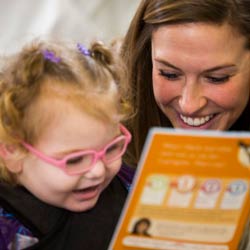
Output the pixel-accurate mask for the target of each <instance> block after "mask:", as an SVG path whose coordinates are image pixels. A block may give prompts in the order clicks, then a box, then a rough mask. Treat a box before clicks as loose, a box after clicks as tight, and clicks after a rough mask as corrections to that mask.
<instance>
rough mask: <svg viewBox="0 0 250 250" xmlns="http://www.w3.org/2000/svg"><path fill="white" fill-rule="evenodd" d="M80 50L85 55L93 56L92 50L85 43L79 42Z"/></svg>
mask: <svg viewBox="0 0 250 250" xmlns="http://www.w3.org/2000/svg"><path fill="white" fill-rule="evenodd" d="M77 48H78V50H79V51H80V52H81V53H82V54H83V55H85V56H91V52H90V50H88V49H87V48H86V47H85V46H84V45H82V44H80V43H77Z"/></svg>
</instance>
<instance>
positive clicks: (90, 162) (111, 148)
mask: <svg viewBox="0 0 250 250" xmlns="http://www.w3.org/2000/svg"><path fill="white" fill-rule="evenodd" d="M120 130H121V133H122V135H120V136H118V137H116V138H115V139H114V140H112V141H111V142H110V143H108V144H107V145H106V146H105V147H104V148H103V149H102V150H100V151H95V150H82V151H78V152H75V153H71V154H69V155H66V156H65V157H63V158H62V159H55V158H53V157H50V156H48V155H45V154H44V153H42V152H41V151H39V150H37V149H35V148H34V147H33V146H32V145H30V144H28V143H26V142H22V145H23V146H24V147H25V148H26V149H27V150H28V151H30V152H31V153H32V154H34V155H35V156H37V157H38V158H39V159H41V160H43V161H44V162H47V163H49V164H51V165H53V166H55V167H58V168H60V169H62V170H63V171H64V172H65V173H67V174H68V175H78V174H83V173H86V172H88V171H89V170H90V169H91V168H92V167H93V166H94V165H95V163H96V162H97V161H98V160H99V159H101V160H102V161H103V162H104V163H106V164H108V163H111V162H113V161H115V160H117V159H118V158H120V157H121V156H122V155H123V154H124V153H125V151H126V149H127V146H128V144H129V142H130V141H131V134H130V133H129V131H128V130H127V129H126V128H125V127H124V126H123V125H120Z"/></svg>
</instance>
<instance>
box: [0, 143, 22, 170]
mask: <svg viewBox="0 0 250 250" xmlns="http://www.w3.org/2000/svg"><path fill="white" fill-rule="evenodd" d="M0 157H1V158H2V160H3V162H4V164H5V166H6V168H7V169H8V170H9V171H10V172H11V173H16V174H17V173H19V172H21V171H22V165H23V164H22V160H21V157H20V152H19V150H18V149H17V148H16V147H15V146H14V145H6V144H2V143H0Z"/></svg>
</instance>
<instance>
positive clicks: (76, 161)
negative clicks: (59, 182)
mask: <svg viewBox="0 0 250 250" xmlns="http://www.w3.org/2000/svg"><path fill="white" fill-rule="evenodd" d="M84 157H85V156H83V155H80V156H76V157H72V158H70V159H68V160H67V165H75V164H79V163H81V162H82V161H83V159H84Z"/></svg>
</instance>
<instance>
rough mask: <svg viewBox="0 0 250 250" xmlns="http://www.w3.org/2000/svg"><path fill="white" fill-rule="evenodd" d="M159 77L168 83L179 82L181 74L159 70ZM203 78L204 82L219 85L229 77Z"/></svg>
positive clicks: (229, 76)
mask: <svg viewBox="0 0 250 250" xmlns="http://www.w3.org/2000/svg"><path fill="white" fill-rule="evenodd" d="M159 75H160V76H163V77H164V78H165V79H167V80H168V81H177V80H180V79H181V77H182V76H183V74H182V73H177V72H170V71H165V70H162V69H160V70H159ZM204 78H205V79H206V82H209V83H214V84H220V83H225V82H228V81H229V80H230V78H231V75H223V76H212V75H211V76H210V75H206V76H204Z"/></svg>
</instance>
